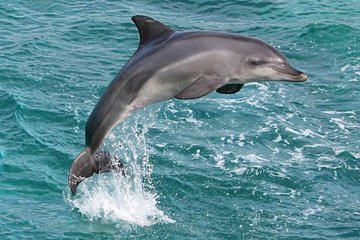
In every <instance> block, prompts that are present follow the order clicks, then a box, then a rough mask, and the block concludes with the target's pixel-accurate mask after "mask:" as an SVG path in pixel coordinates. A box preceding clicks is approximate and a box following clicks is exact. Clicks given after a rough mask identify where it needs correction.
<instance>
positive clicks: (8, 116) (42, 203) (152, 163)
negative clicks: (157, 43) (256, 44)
mask: <svg viewBox="0 0 360 240" xmlns="http://www.w3.org/2000/svg"><path fill="white" fill-rule="evenodd" d="M137 14H143V15H148V16H151V17H153V18H156V19H159V20H161V21H162V22H164V23H166V24H168V25H169V26H171V27H172V28H174V29H177V30H209V31H225V32H232V33H237V34H243V35H247V36H252V37H257V38H260V39H263V40H265V41H266V42H268V43H270V44H272V45H273V46H275V47H277V48H279V49H280V50H281V51H282V52H283V53H284V54H285V55H286V56H287V57H288V59H289V61H290V62H291V64H292V65H293V66H294V67H296V68H298V69H301V70H303V71H305V72H306V73H308V74H309V77H310V79H309V80H308V81H306V82H304V83H301V84H295V83H279V82H272V83H252V84H247V85H246V86H245V87H244V88H243V89H242V90H241V91H240V92H239V93H237V94H233V95H220V94H217V93H212V94H210V95H208V96H206V97H204V98H201V99H197V100H192V101H180V100H170V101H167V102H163V103H158V104H155V105H152V106H149V107H147V108H145V109H142V110H140V111H138V112H136V113H135V114H133V115H132V116H131V117H130V118H128V119H127V120H126V121H124V122H123V123H122V124H120V125H119V126H118V127H117V128H116V129H114V131H113V132H112V133H111V134H110V135H109V136H108V138H107V139H106V141H105V143H104V147H105V148H106V149H108V150H109V151H111V152H112V153H114V154H116V155H118V156H120V157H121V158H122V159H123V161H124V163H125V165H126V169H127V174H126V175H125V176H122V175H119V174H112V173H109V174H101V175H96V176H94V177H92V178H90V179H88V180H86V181H84V182H83V183H81V184H80V186H79V190H78V194H77V195H76V196H71V194H70V192H69V190H68V187H67V174H68V170H69V168H70V166H71V163H72V162H73V159H74V158H75V157H76V155H77V154H78V153H79V152H80V151H82V149H83V148H84V127H85V123H86V120H87V118H88V116H89V113H90V112H91V110H92V109H93V107H94V105H95V104H96V102H97V101H98V99H99V97H100V96H101V94H102V93H103V92H104V90H105V89H106V87H107V86H108V84H109V83H110V82H111V80H112V79H113V77H114V76H115V75H116V74H117V72H118V71H119V70H120V68H121V67H122V66H123V65H124V64H125V63H126V61H127V60H128V59H129V57H131V55H132V54H133V52H134V51H135V50H136V48H137V44H138V33H137V30H136V28H135V26H134V24H133V23H132V22H131V19H130V18H131V16H133V15H137ZM359 96H360V2H359V1H358V0H347V1H330V0H319V1H302V0H293V1H284V0H272V1H270V0H269V1H265V0H254V1H253V0H251V1H250V0H241V1H235V0H233V1H223V0H220V1H190V0H187V1H183V2H173V1H168V0H166V1H159V0H153V1H145V0H142V1H136V2H128V1H108V0H102V1H63V0H59V1H45V0H41V1H8V0H2V1H1V3H0V239H360V147H359V146H360V97H359Z"/></svg>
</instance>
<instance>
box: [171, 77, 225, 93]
mask: <svg viewBox="0 0 360 240" xmlns="http://www.w3.org/2000/svg"><path fill="white" fill-rule="evenodd" d="M223 82H224V81H223V79H222V78H220V77H219V76H217V75H206V76H201V77H199V78H198V79H197V80H196V81H195V82H194V83H193V84H191V85H190V86H189V87H188V88H185V89H184V90H182V91H181V92H180V93H178V94H176V95H175V98H178V99H195V98H201V97H203V96H205V95H207V94H209V93H210V92H212V91H214V90H215V89H216V88H218V87H220V86H221V85H222V84H223Z"/></svg>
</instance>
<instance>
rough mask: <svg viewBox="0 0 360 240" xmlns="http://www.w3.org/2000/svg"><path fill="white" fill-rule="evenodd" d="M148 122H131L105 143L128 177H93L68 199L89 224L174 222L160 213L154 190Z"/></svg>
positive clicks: (139, 120)
mask: <svg viewBox="0 0 360 240" xmlns="http://www.w3.org/2000/svg"><path fill="white" fill-rule="evenodd" d="M149 122H151V121H149V119H148V118H146V119H145V118H144V119H141V117H139V116H137V118H135V119H134V118H131V119H130V120H127V121H125V122H124V123H123V124H122V125H121V126H122V127H121V129H115V130H114V131H113V132H112V133H111V134H110V135H109V138H108V140H107V142H106V143H105V148H107V149H108V150H109V151H110V153H111V154H115V155H116V156H118V157H119V158H120V159H121V161H123V163H124V165H125V172H126V174H125V175H123V174H121V173H104V174H99V175H94V176H92V177H91V178H89V179H86V180H85V181H84V182H82V183H81V184H80V185H79V187H78V192H77V194H76V196H75V197H70V196H69V197H68V199H67V200H68V202H70V204H71V205H72V206H73V207H74V208H75V209H77V210H78V211H79V212H80V213H81V214H83V215H84V216H85V217H86V218H87V219H89V220H90V221H94V220H101V221H105V222H112V223H115V224H118V225H119V226H121V225H122V224H123V223H128V224H131V225H137V226H151V225H154V224H157V223H174V222H175V221H174V220H172V219H171V218H170V217H168V216H166V214H165V213H164V212H163V211H162V210H160V209H158V197H159V195H158V194H157V193H156V192H155V189H154V187H153V183H152V178H151V174H152V165H151V164H150V163H149V161H148V154H147V152H148V149H147V144H146V139H145V133H146V132H147V130H148V127H149V126H148V123H149Z"/></svg>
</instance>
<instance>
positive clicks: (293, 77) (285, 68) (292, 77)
mask: <svg viewBox="0 0 360 240" xmlns="http://www.w3.org/2000/svg"><path fill="white" fill-rule="evenodd" d="M272 69H273V70H274V71H276V72H279V73H282V74H285V75H287V76H289V78H287V79H286V80H287V81H291V82H304V81H306V80H307V79H308V76H307V75H306V74H305V73H303V72H301V71H299V70H296V69H295V68H292V67H291V66H290V65H281V66H279V67H278V66H277V67H272Z"/></svg>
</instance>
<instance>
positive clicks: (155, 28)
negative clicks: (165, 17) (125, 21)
mask: <svg viewBox="0 0 360 240" xmlns="http://www.w3.org/2000/svg"><path fill="white" fill-rule="evenodd" d="M131 19H132V20H133V22H134V23H135V25H136V27H137V29H138V30H139V34H140V43H139V48H142V47H144V46H145V45H146V43H148V42H150V41H151V40H153V39H155V38H157V37H160V36H161V35H164V34H166V33H171V32H174V30H172V29H171V28H169V27H168V26H166V25H165V24H163V23H161V22H159V21H156V20H154V19H152V18H150V17H146V16H140V15H138V16H133V17H132V18H131Z"/></svg>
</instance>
